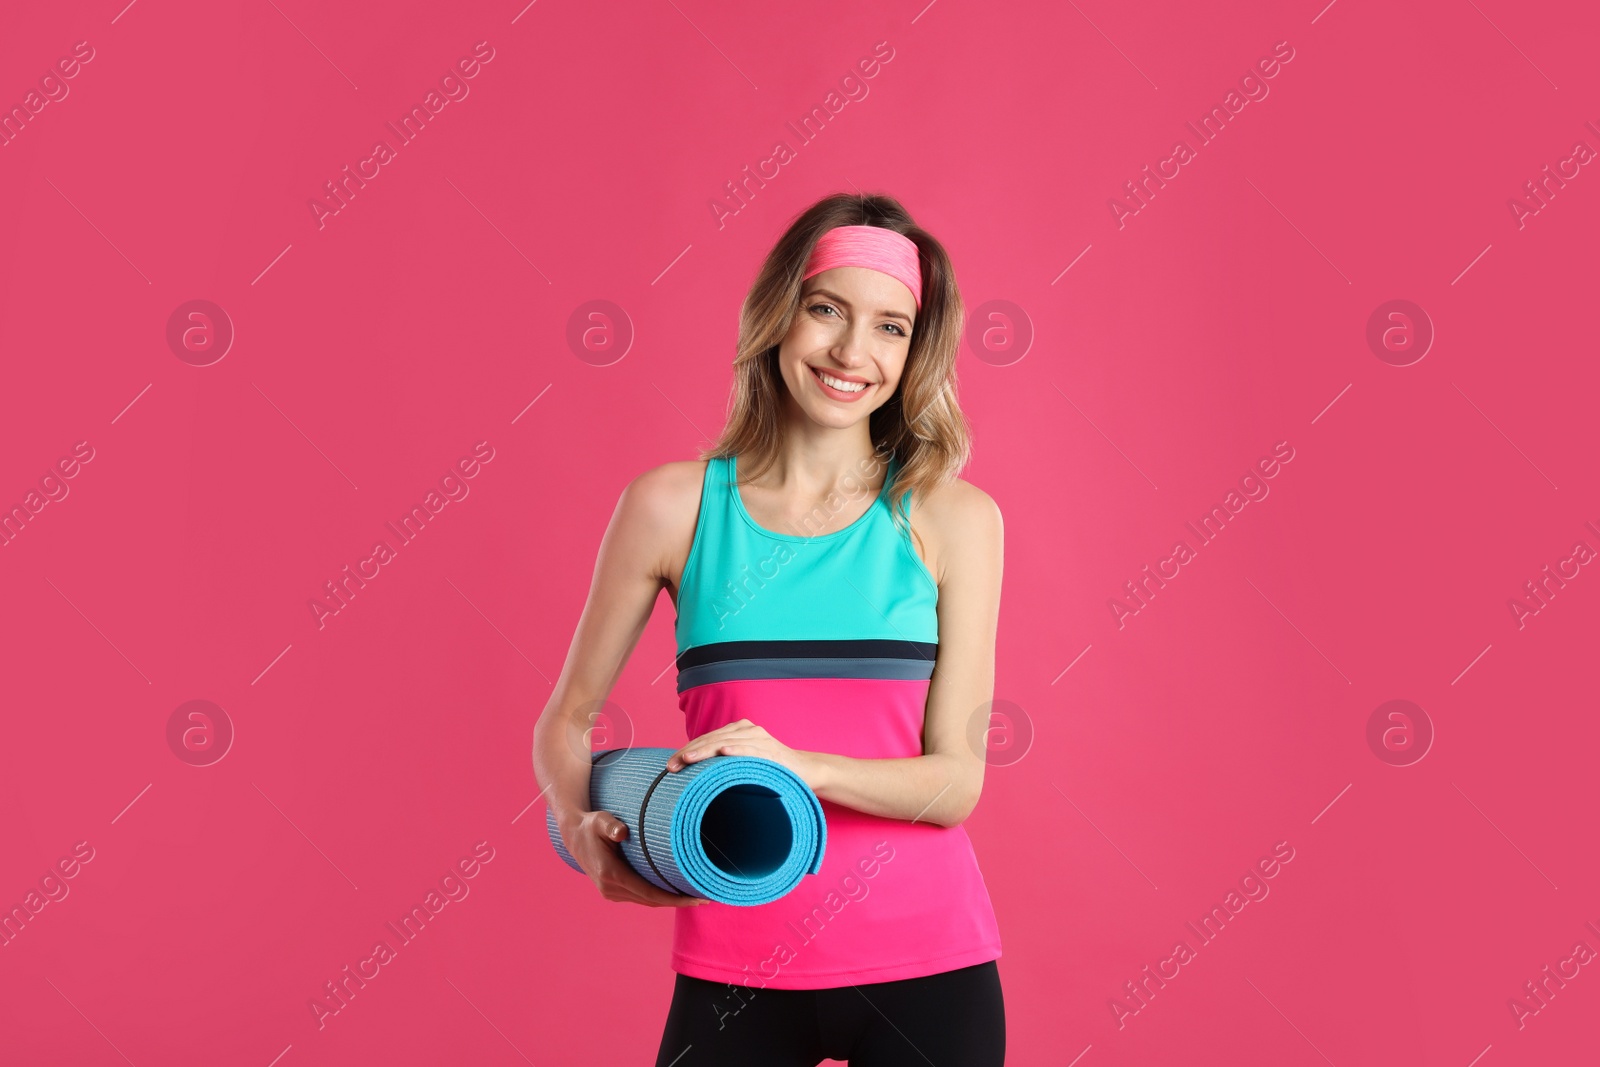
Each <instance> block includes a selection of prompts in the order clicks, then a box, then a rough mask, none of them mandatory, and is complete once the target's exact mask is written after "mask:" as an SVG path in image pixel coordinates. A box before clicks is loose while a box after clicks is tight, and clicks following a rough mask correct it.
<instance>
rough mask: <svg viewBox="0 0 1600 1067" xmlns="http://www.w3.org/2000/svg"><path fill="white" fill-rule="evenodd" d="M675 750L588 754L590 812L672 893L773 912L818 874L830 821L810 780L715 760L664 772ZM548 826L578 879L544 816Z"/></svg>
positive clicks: (644, 873) (736, 760) (735, 759)
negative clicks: (613, 821)
mask: <svg viewBox="0 0 1600 1067" xmlns="http://www.w3.org/2000/svg"><path fill="white" fill-rule="evenodd" d="M676 751H678V750H677V749H675V748H613V749H601V750H600V751H598V752H594V753H592V754H591V756H590V758H591V759H592V760H593V766H592V768H591V771H590V774H589V805H590V808H591V809H592V810H595V811H608V812H610V813H611V814H612V815H615V816H616V817H617V818H618V819H620V820H621V821H622V822H623V823H625V824H626V825H627V827H628V836H627V838H626V839H625V840H623V841H622V842H620V847H621V849H622V856H623V858H624V859H626V860H627V862H628V866H630V867H632V868H633V869H634V870H635V871H637V872H638V873H639V876H640V877H642V878H643V879H644V880H645V881H647V882H649V883H650V884H652V885H654V886H657V887H659V888H661V889H665V890H667V891H668V892H670V893H682V894H684V895H686V896H697V897H705V898H706V899H707V900H715V901H717V902H718V903H721V904H733V905H738V906H745V907H749V906H753V905H757V904H770V903H772V902H773V901H774V900H778V899H779V898H781V897H783V896H784V895H785V894H787V893H789V892H790V891H791V890H793V889H794V888H795V886H797V885H799V884H800V880H801V879H802V878H804V877H805V876H806V875H808V874H816V873H817V872H819V871H820V870H822V855H823V851H824V849H825V848H826V846H827V843H828V822H827V819H826V818H825V817H824V816H823V813H822V802H821V801H820V800H818V799H817V795H816V793H814V792H812V791H811V787H810V786H808V785H806V783H805V780H804V779H802V778H801V777H800V776H799V775H798V774H795V773H794V772H793V771H791V770H790V769H789V768H788V767H785V766H784V765H783V764H781V763H778V762H776V761H774V760H769V759H762V758H760V757H757V756H711V757H708V758H706V759H702V760H698V761H696V762H694V763H690V764H688V765H687V766H685V767H684V768H683V769H682V770H678V771H672V772H668V771H667V769H666V768H667V759H668V757H670V756H671V755H672V754H673V753H674V752H676ZM545 828H546V830H547V831H548V833H549V835H550V843H551V844H553V845H555V848H556V852H557V853H558V854H559V855H560V856H561V858H562V860H563V861H564V862H565V863H566V864H567V866H569V867H571V868H572V869H573V870H575V871H578V872H579V873H582V872H583V868H582V867H580V866H578V862H577V861H576V860H574V859H573V858H572V854H571V853H570V852H568V851H567V849H566V845H565V844H564V843H563V842H562V840H561V831H560V830H558V829H557V828H556V819H555V813H554V812H552V811H550V810H549V809H546V811H545Z"/></svg>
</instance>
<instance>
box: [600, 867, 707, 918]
mask: <svg viewBox="0 0 1600 1067" xmlns="http://www.w3.org/2000/svg"><path fill="white" fill-rule="evenodd" d="M620 881H621V882H622V883H623V886H624V888H626V889H627V890H628V891H629V892H630V893H632V894H633V895H634V896H636V897H638V898H640V903H645V904H650V905H653V906H655V907H668V908H681V907H686V906H693V905H695V904H697V903H707V901H705V900H704V898H702V897H695V896H685V895H683V894H681V893H669V892H667V891H666V890H665V889H662V888H661V887H659V886H656V885H652V884H651V883H649V882H647V881H645V880H644V878H643V877H642V876H641V875H640V874H639V872H637V871H635V870H634V869H633V868H632V867H629V868H627V869H626V870H625V871H623V872H622V873H621V875H620Z"/></svg>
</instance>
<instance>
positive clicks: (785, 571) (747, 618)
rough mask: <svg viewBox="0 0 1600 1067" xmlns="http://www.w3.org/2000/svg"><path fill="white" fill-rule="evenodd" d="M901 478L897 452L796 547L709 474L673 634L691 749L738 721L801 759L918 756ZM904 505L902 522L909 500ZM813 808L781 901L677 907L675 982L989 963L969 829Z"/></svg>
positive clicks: (751, 982)
mask: <svg viewBox="0 0 1600 1067" xmlns="http://www.w3.org/2000/svg"><path fill="white" fill-rule="evenodd" d="M897 469H898V463H897V461H896V457H893V456H891V457H890V459H889V466H888V470H887V472H886V475H885V479H884V483H883V488H882V489H881V490H880V491H879V493H878V495H877V497H876V498H875V499H874V501H873V503H872V505H871V506H870V507H869V508H868V509H867V510H866V512H865V513H863V514H862V515H861V516H860V518H858V519H856V520H855V521H854V522H851V523H849V524H847V525H845V526H843V527H842V528H840V527H837V524H834V523H830V522H828V521H827V519H828V515H827V509H825V508H819V509H817V510H816V511H814V512H813V513H812V515H811V516H809V517H808V520H807V523H806V526H807V530H806V532H804V533H793V534H790V533H781V532H777V531H773V530H768V529H766V528H765V527H762V526H760V525H757V523H756V521H755V520H754V519H753V518H752V517H751V516H750V513H749V512H748V511H746V510H745V507H744V501H743V499H742V498H741V497H740V495H739V490H738V487H737V486H736V485H735V484H734V478H735V476H736V474H737V470H736V463H735V459H734V457H731V456H728V457H717V458H714V459H711V460H710V461H708V462H707V464H706V471H705V480H704V482H703V484H702V486H701V495H700V513H699V519H698V521H697V523H696V526H695V532H694V539H693V541H692V543H691V545H690V548H689V558H688V560H687V561H686V562H685V564H684V570H683V577H682V578H681V580H680V582H679V586H680V588H679V592H678V604H677V620H676V623H675V632H676V635H677V646H678V655H677V668H678V685H677V688H678V706H679V707H680V708H681V709H682V711H683V714H684V727H685V730H686V733H687V737H688V738H690V739H692V738H695V737H699V736H700V735H701V734H704V733H707V732H709V731H711V730H715V729H717V728H718V727H721V726H726V725H727V724H728V723H730V722H735V721H737V720H739V719H749V720H750V721H751V722H753V723H756V724H757V725H759V726H762V727H764V728H765V729H766V730H767V732H768V733H770V734H772V736H773V737H775V738H777V739H778V740H779V741H781V742H783V743H784V744H785V745H788V746H789V747H790V748H794V749H800V750H803V751H812V752H830V753H835V754H838V755H842V756H850V757H854V758H857V759H887V758H900V757H913V756H921V755H922V754H923V751H922V726H923V714H924V711H925V709H926V706H927V696H928V686H929V682H930V680H931V678H932V675H933V666H934V659H935V656H936V655H937V653H938V648H939V644H938V642H939V623H938V614H937V610H936V606H937V603H938V597H939V589H938V586H937V585H936V584H935V582H934V579H933V576H932V575H931V574H930V573H929V571H928V568H927V566H926V565H925V564H924V563H923V562H922V560H921V558H920V557H918V556H917V554H916V550H915V548H914V547H913V545H912V543H911V540H910V535H909V533H908V532H907V531H906V530H905V529H904V528H903V527H899V526H896V525H895V522H894V518H893V516H892V515H891V513H890V504H889V491H890V489H891V488H892V487H893V479H894V475H895V472H896V470H897ZM839 496H841V497H842V494H840V495H839ZM904 503H905V505H906V508H907V511H909V506H910V495H909V494H907V496H906V498H905V500H904ZM812 520H815V521H814V522H813V521H812ZM822 808H823V814H824V815H825V816H826V818H827V846H826V849H825V852H824V856H823V861H822V866H821V869H820V870H819V872H818V873H817V874H814V875H806V876H805V877H804V878H803V879H802V880H801V882H800V884H799V886H798V887H796V888H795V889H794V890H793V891H791V892H790V893H789V894H787V895H786V896H784V897H782V898H781V899H779V900H776V901H773V902H771V903H770V904H763V905H758V906H754V907H736V906H731V905H725V904H721V903H717V902H715V901H712V902H710V903H706V904H701V905H699V906H698V907H693V908H675V909H673V914H674V916H675V920H674V922H675V925H674V927H673V938H672V969H673V970H674V971H676V972H678V973H680V974H685V975H688V976H690V977H694V978H703V979H707V980H710V981H717V982H728V983H736V984H739V985H745V986H750V987H752V988H763V987H769V988H773V989H821V988H829V987H834V986H845V985H860V984H863V983H866V982H888V981H895V980H898V979H902V978H917V977H921V976H924V975H929V974H936V973H939V972H942V971H948V970H954V969H956V968H958V967H967V966H971V965H973V964H977V963H983V962H986V961H988V960H992V959H997V958H999V956H1000V932H999V928H998V925H997V924H996V922H995V915H994V909H993V907H992V905H991V903H990V900H989V893H988V889H987V887H986V886H985V884H984V881H983V875H982V874H981V872H980V871H979V869H978V862H977V857H976V855H975V854H974V852H973V849H972V842H971V840H970V839H969V838H968V836H967V832H966V830H965V829H964V828H962V827H961V826H955V827H943V826H938V825H936V824H933V823H929V822H912V821H910V820H908V819H890V818H884V817H881V816H877V815H869V814H867V813H865V812H860V811H856V810H855V809H853V808H846V807H843V806H841V805H838V804H834V803H832V802H830V801H827V800H824V801H823V802H822Z"/></svg>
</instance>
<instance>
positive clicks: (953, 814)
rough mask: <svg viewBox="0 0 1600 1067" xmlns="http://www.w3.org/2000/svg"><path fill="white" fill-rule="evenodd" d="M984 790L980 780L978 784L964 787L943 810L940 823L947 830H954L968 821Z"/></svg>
mask: <svg viewBox="0 0 1600 1067" xmlns="http://www.w3.org/2000/svg"><path fill="white" fill-rule="evenodd" d="M982 792H983V783H982V782H978V783H977V784H974V785H971V786H969V787H967V788H966V789H963V790H962V791H961V792H960V793H959V794H958V795H957V799H955V800H953V801H951V802H950V804H949V806H947V807H946V808H945V809H944V811H943V812H942V816H943V817H942V818H941V819H940V820H939V825H940V826H943V827H944V828H945V829H947V830H953V829H955V828H956V827H957V826H960V825H961V824H962V823H964V822H966V821H967V818H968V816H970V815H971V814H972V813H973V811H975V810H976V809H977V807H978V797H979V795H980V794H981V793H982Z"/></svg>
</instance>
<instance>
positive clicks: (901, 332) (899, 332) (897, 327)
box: [884, 322, 906, 337]
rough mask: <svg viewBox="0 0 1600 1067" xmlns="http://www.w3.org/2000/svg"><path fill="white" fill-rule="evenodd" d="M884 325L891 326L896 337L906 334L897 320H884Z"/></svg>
mask: <svg viewBox="0 0 1600 1067" xmlns="http://www.w3.org/2000/svg"><path fill="white" fill-rule="evenodd" d="M884 325H885V326H893V327H894V332H895V335H896V336H897V337H904V336H905V335H906V332H905V331H904V330H902V329H901V328H900V324H899V323H897V322H886V323H884Z"/></svg>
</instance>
